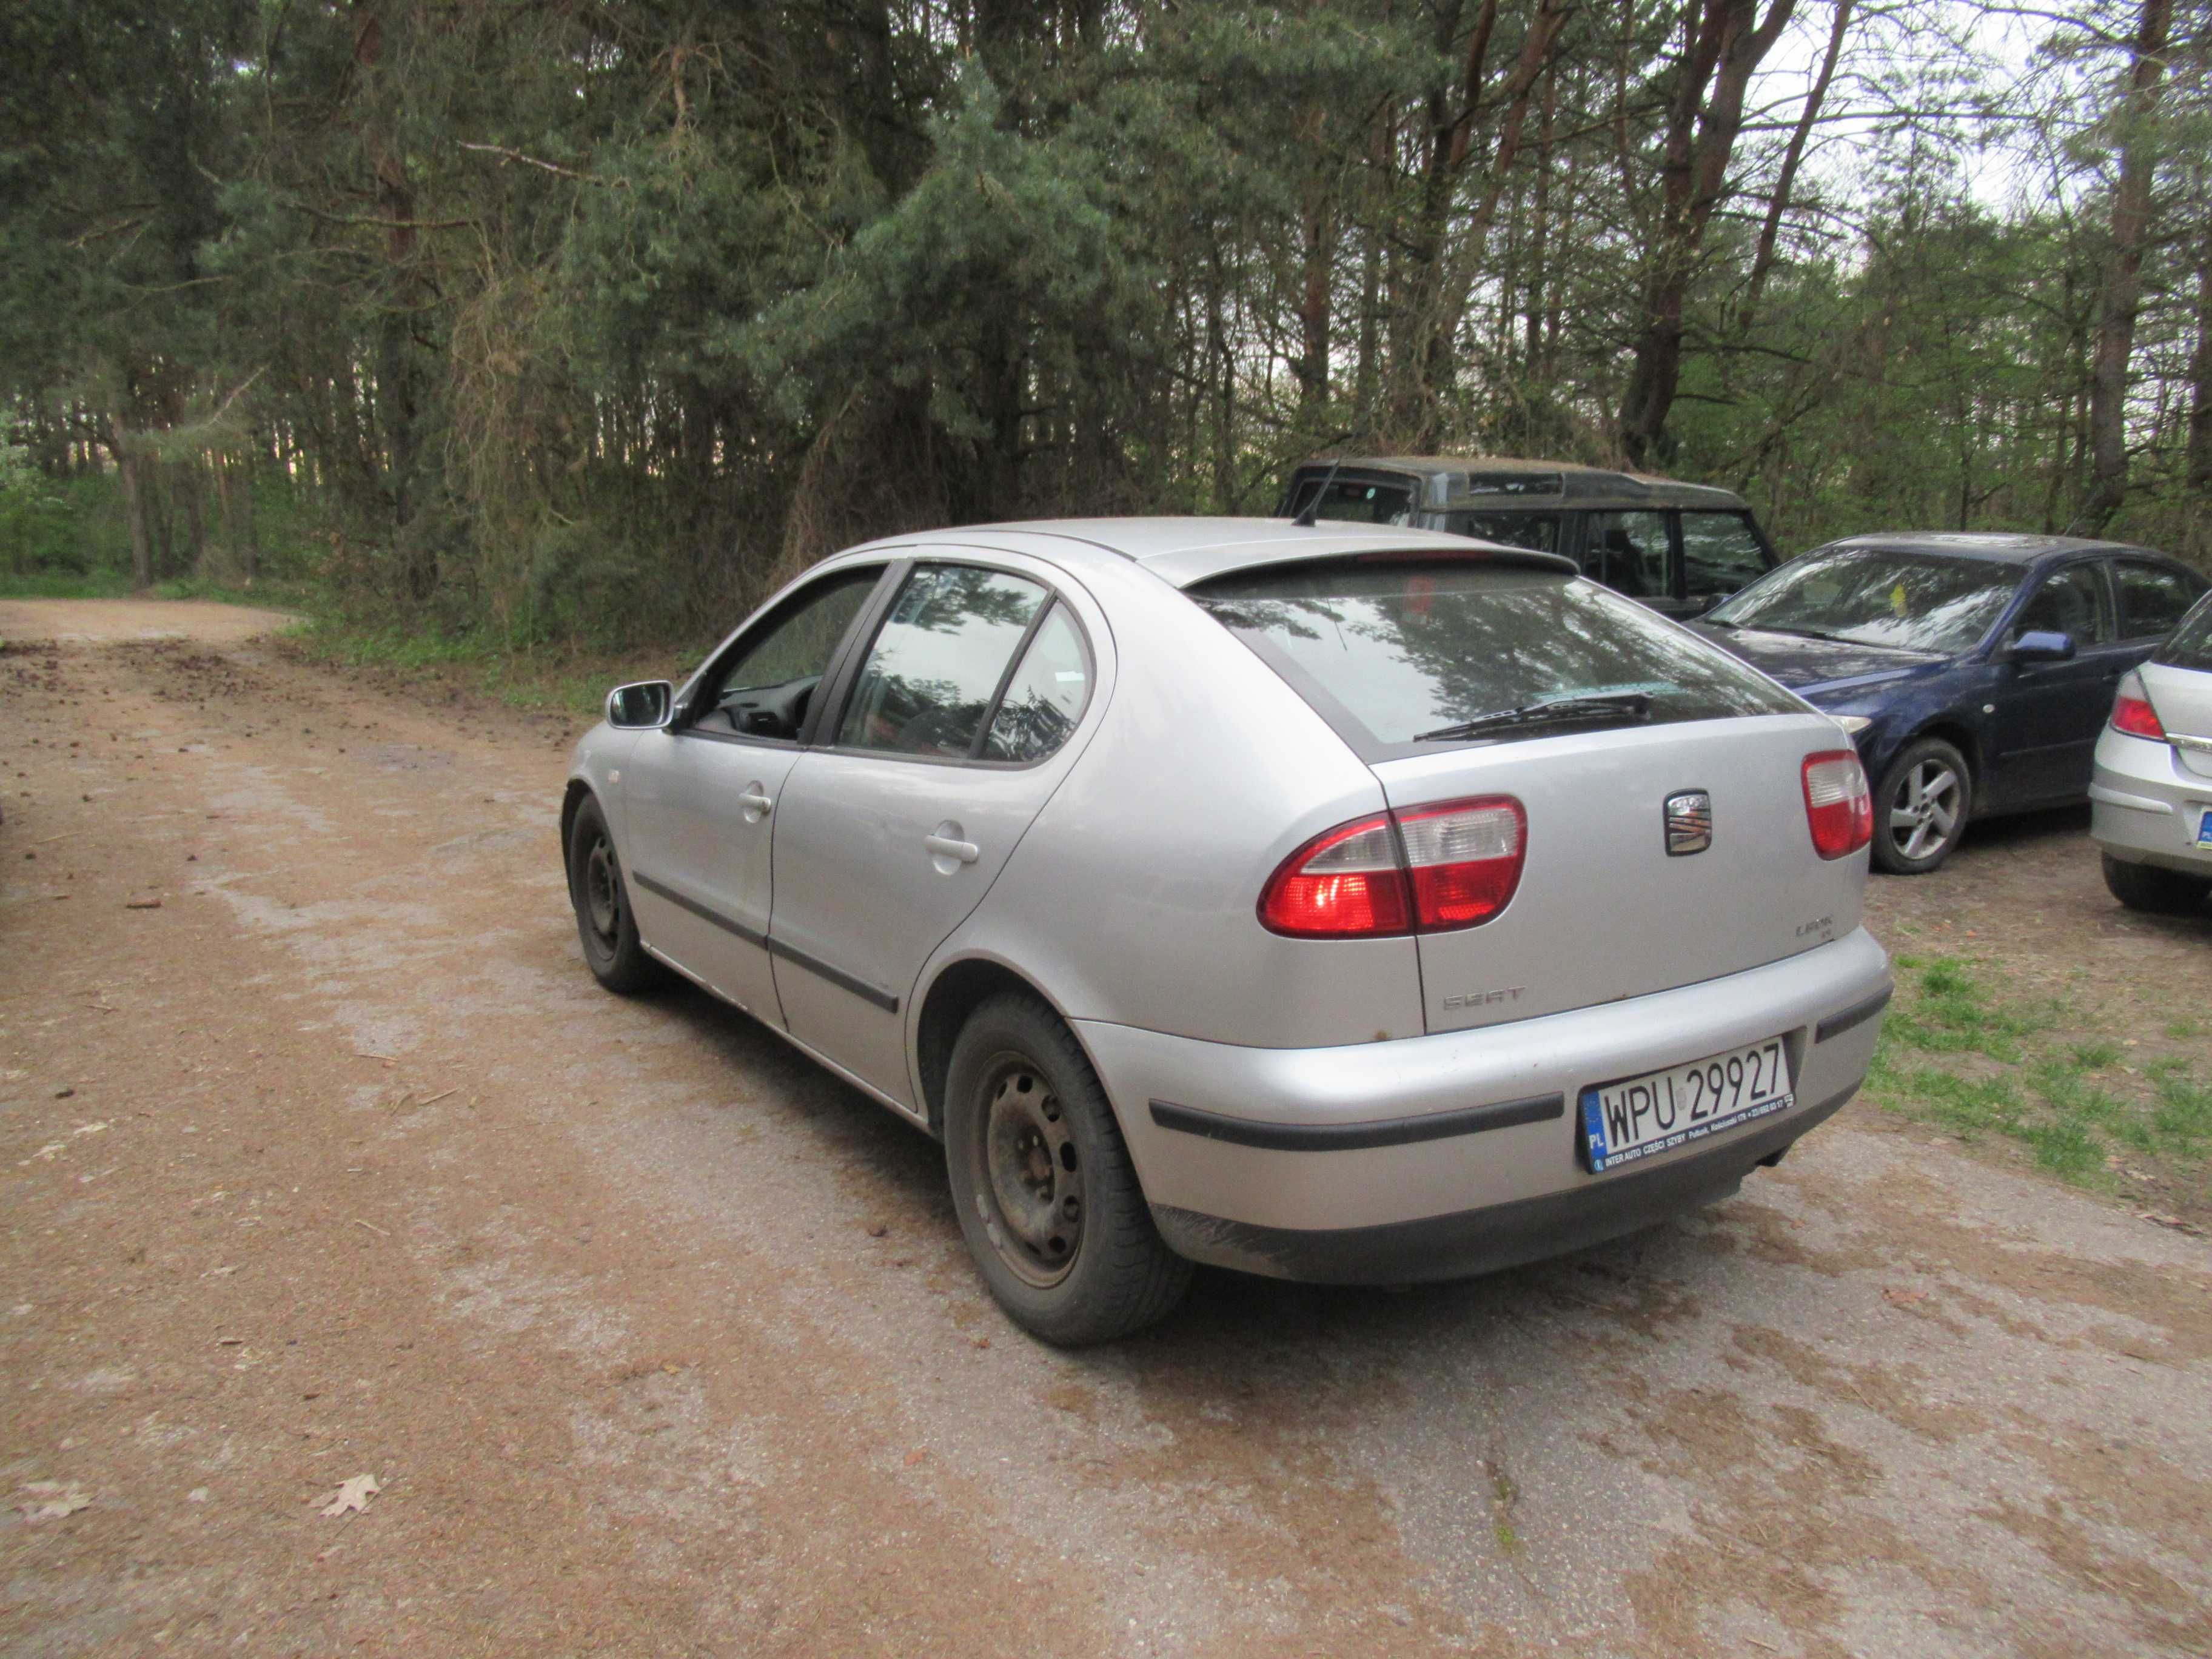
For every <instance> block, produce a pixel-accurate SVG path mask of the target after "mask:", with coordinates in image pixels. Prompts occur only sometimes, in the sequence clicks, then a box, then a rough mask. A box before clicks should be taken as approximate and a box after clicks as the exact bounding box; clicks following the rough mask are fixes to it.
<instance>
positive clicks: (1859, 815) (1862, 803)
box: [1804, 749, 1874, 859]
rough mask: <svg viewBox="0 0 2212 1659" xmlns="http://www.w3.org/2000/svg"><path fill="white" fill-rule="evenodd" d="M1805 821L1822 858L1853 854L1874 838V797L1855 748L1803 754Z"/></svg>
mask: <svg viewBox="0 0 2212 1659" xmlns="http://www.w3.org/2000/svg"><path fill="white" fill-rule="evenodd" d="M1804 778H1805V822H1806V823H1807V824H1808V825H1809V826H1810V827H1811V829H1812V831H1813V850H1814V852H1816V853H1818V854H1820V856H1821V857H1822V858H1824V859H1839V858H1844V857H1846V856H1848V855H1849V854H1852V853H1856V852H1857V851H1858V850H1859V848H1862V847H1863V846H1865V845H1866V844H1867V843H1868V842H1870V841H1872V840H1873V839H1874V797H1873V796H1872V795H1871V794H1869V793H1868V791H1867V781H1866V769H1865V768H1864V767H1863V766H1861V765H1860V764H1859V757H1858V755H1857V751H1855V750H1850V749H1831V750H1825V751H1823V752H1822V753H1820V754H1818V755H1808V756H1806V757H1805V772H1804Z"/></svg>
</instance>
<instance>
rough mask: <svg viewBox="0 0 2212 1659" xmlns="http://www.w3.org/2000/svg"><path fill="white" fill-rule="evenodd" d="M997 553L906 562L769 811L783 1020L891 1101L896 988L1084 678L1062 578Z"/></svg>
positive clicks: (1084, 643)
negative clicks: (830, 726) (829, 715)
mask: <svg viewBox="0 0 2212 1659" xmlns="http://www.w3.org/2000/svg"><path fill="white" fill-rule="evenodd" d="M978 557H979V558H984V557H988V558H991V559H993V561H994V562H992V563H990V564H984V563H981V562H978V563H968V562H959V561H957V560H956V559H954V558H952V557H947V558H945V559H942V560H933V561H930V562H923V563H920V564H917V565H916V566H915V568H913V569H912V571H911V572H909V573H908V574H907V576H906V578H905V580H903V582H902V584H901V586H900V587H899V590H898V592H897V593H896V597H895V598H893V599H892V600H891V601H890V605H889V608H888V610H887V611H885V612H884V619H883V621H882V623H881V625H880V627H879V628H878V629H877V630H876V633H875V635H874V637H873V638H872V639H871V640H870V641H869V642H868V645H867V648H866V652H865V653H854V663H853V664H852V665H848V670H847V671H846V673H845V675H844V676H843V677H842V678H845V679H846V680H847V681H848V686H847V687H846V688H845V689H843V690H842V691H841V693H840V695H839V697H838V702H837V705H836V721H837V724H836V730H835V732H823V733H822V734H821V741H820V742H819V743H818V744H817V746H816V747H814V748H812V749H811V750H808V751H807V752H806V753H805V755H803V756H802V757H800V758H799V763H798V764H797V765H795V766H794V767H793V769H792V771H791V775H790V776H789V777H788V778H787V780H786V781H785V784H784V790H783V800H782V804H781V806H779V807H778V809H777V812H776V826H775V910H774V913H773V915H772V916H771V919H770V924H769V941H770V949H771V951H773V953H774V956H775V982H776V987H777V990H778V992H779V994H780V995H781V1001H782V1006H783V1010H784V1014H785V1017H786V1018H787V1021H788V1022H789V1025H790V1029H791V1034H792V1035H793V1036H794V1037H796V1038H798V1039H799V1041H800V1042H804V1043H805V1044H806V1045H807V1046H808V1047H810V1048H813V1049H814V1050H816V1052H817V1053H819V1054H822V1055H823V1057H824V1058H826V1059H828V1060H831V1061H833V1062H834V1063H836V1065H839V1066H843V1067H844V1068H845V1069H846V1070H848V1072H850V1073H853V1074H854V1076H856V1077H858V1078H859V1079H860V1080H861V1081H862V1082H864V1083H866V1084H867V1085H870V1086H872V1087H873V1088H875V1089H878V1090H879V1091H882V1092H883V1093H884V1094H886V1095H888V1096H890V1097H891V1098H892V1099H893V1100H895V1101H897V1102H899V1103H902V1104H904V1105H907V1106H908V1107H909V1108H912V1107H913V1106H914V1104H915V1092H914V1089H913V1086H912V1083H911V1079H910V1078H909V1076H908V1067H907V1061H906V1044H905V1040H904V1032H905V1029H906V1022H907V1018H908V1014H909V1013H910V1010H908V1007H907V1006H906V1005H907V1000H908V995H909V994H910V992H911V991H912V989H913V987H914V985H915V981H916V980H917V979H918V978H919V977H920V975H921V969H922V965H923V963H925V962H926V961H927V959H928V957H929V953H930V952H931V951H933V950H934V949H935V948H936V947H937V945H939V943H940V942H942V941H943V940H944V939H945V937H946V935H948V934H949V933H951V931H952V930H953V929H954V928H955V927H957V926H958V925H959V924H960V922H961V921H962V920H963V918H964V917H966V915H968V913H969V911H970V910H972V909H973V908H975V904H976V902H978V901H979V900H980V899H981V897H982V896H983V894H984V893H985V892H986V891H987V890H988V889H989V887H990V885H991V883H992V881H993V880H994V878H996V877H997V875H998V873H999V872H1000V870H1001V869H1003V868H1004V867H1005V866H1006V859H1007V857H1008V855H1009V854H1012V851H1013V850H1014V847H1015V844H1016V843H1017V842H1019V840H1020V839H1021V837H1022V835H1023V833H1024V831H1025V830H1026V829H1028V828H1029V825H1030V820H1032V819H1033V818H1035V817H1036V814H1037V812H1038V810H1039V809H1040V808H1042V806H1043V805H1044V803H1045V801H1046V799H1048V797H1049V796H1050V795H1051V793H1052V792H1053V790H1054V788H1055V787H1057V786H1058V784H1059V782H1060V779H1061V778H1062V777H1063V776H1064V775H1066V768H1067V766H1068V765H1069V764H1070V763H1072V762H1073V751H1074V747H1075V746H1074V745H1073V744H1071V743H1069V742H1068V738H1069V737H1070V735H1071V734H1072V733H1073V732H1074V730H1075V728H1076V726H1077V725H1078V723H1079V721H1080V720H1081V718H1082V715H1083V712H1084V709H1085V706H1086V705H1087V704H1088V702H1089V701H1090V696H1091V686H1092V684H1093V682H1094V680H1095V678H1096V673H1095V669H1094V663H1095V660H1096V659H1095V653H1094V651H1093V648H1092V646H1091V642H1090V641H1091V635H1090V630H1089V629H1086V627H1085V623H1084V622H1083V620H1082V618H1081V617H1080V616H1079V613H1078V610H1077V607H1076V606H1075V605H1073V604H1072V603H1071V602H1070V600H1069V599H1068V597H1067V592H1066V589H1065V588H1064V586H1062V585H1060V583H1058V582H1057V581H1055V580H1054V578H1053V576H1052V575H1051V574H1049V573H1048V571H1047V570H1046V569H1045V568H1044V567H1042V566H1040V565H1037V564H1035V563H1034V562H1023V561H1016V560H1013V559H1012V557H1011V556H1007V562H1006V563H1000V562H998V559H999V558H1000V556H993V555H979V556H978ZM1017 567H1018V568H1017Z"/></svg>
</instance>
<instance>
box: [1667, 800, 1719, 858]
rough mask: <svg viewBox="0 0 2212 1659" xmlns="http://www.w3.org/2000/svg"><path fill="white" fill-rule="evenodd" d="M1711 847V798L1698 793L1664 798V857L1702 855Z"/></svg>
mask: <svg viewBox="0 0 2212 1659" xmlns="http://www.w3.org/2000/svg"><path fill="white" fill-rule="evenodd" d="M1712 844H1713V798H1712V797H1711V795H1709V794H1707V793H1705V791H1704V790H1702V789H1685V790H1683V791H1682V792H1681V793H1680V794H1674V795H1669V796H1668V797H1667V856H1668V858H1670V859H1678V858H1681V857H1684V856H1686V854H1691V853H1702V852H1704V851H1705V848H1708V847H1711V845H1712Z"/></svg>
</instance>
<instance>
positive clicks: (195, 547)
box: [176, 457, 208, 579]
mask: <svg viewBox="0 0 2212 1659" xmlns="http://www.w3.org/2000/svg"><path fill="white" fill-rule="evenodd" d="M176 473H177V494H178V495H179V497H181V498H182V501H183V504H184V509H185V547H186V550H187V551H188V552H189V553H190V554H191V568H192V574H193V575H194V576H197V577H200V578H203V579H204V578H205V577H206V575H207V574H208V568H207V517H206V513H205V512H204V505H205V503H204V499H203V494H202V483H203V480H202V478H201V477H200V464H199V461H198V459H197V457H195V458H192V459H187V460H182V461H179V462H178V463H177V466H176Z"/></svg>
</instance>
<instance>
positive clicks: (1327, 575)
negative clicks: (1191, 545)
mask: <svg viewBox="0 0 2212 1659" xmlns="http://www.w3.org/2000/svg"><path fill="white" fill-rule="evenodd" d="M1655 516H1656V515H1655ZM1191 597H1192V598H1193V599H1196V600H1197V601H1198V602H1199V603H1200V605H1204V606H1205V607H1206V609H1207V610H1208V611H1212V614H1213V615H1214V616H1215V617H1217V618H1218V620H1219V621H1220V622H1221V623H1223V624H1224V625H1225V626H1226V627H1227V628H1228V629H1230V631H1231V632H1232V633H1234V634H1235V635H1237V637H1238V638H1240V639H1242V640H1243V641H1245V642H1246V643H1247V644H1248V645H1249V646H1251V647H1252V648H1253V649H1254V650H1255V652H1257V653H1259V655H1260V656H1261V658H1262V659H1265V660H1266V661H1267V662H1268V663H1269V664H1270V665H1272V666H1273V667H1274V668H1275V669H1276V671H1278V672H1279V673H1281V674H1282V676H1283V678H1285V679H1286V680H1288V681H1289V682H1290V683H1291V685H1292V686H1293V687H1294V688H1296V689H1297V690H1298V692H1299V693H1300V695H1302V696H1304V697H1305V698H1306V699H1307V701H1308V702H1311V703H1312V704H1313V705H1314V706H1315V708H1316V709H1317V710H1318V711H1319V712H1320V713H1321V714H1322V715H1323V716H1324V718H1328V719H1330V720H1331V721H1332V723H1333V724H1336V725H1337V726H1338V728H1339V729H1340V730H1343V729H1344V728H1343V723H1342V721H1341V720H1338V719H1337V718H1336V717H1337V715H1339V714H1342V715H1344V716H1347V717H1349V719H1350V720H1351V721H1352V723H1353V725H1354V726H1356V728H1357V729H1358V732H1361V733H1363V734H1364V736H1365V738H1367V740H1368V744H1369V746H1370V747H1371V746H1375V745H1384V746H1388V745H1395V744H1408V743H1411V742H1413V741H1414V740H1415V739H1416V738H1419V737H1420V736H1421V734H1423V733H1424V732H1434V731H1437V730H1438V729H1439V728H1442V727H1446V726H1453V725H1455V724H1456V723H1458V722H1460V721H1462V720H1475V719H1479V718H1480V717H1481V716H1483V715H1486V714H1498V713H1500V712H1502V711H1504V710H1507V709H1511V708H1524V707H1526V706H1527V705H1528V704H1531V703H1538V702H1550V701H1553V700H1554V699H1558V698H1562V697H1576V696H1622V695H1626V694H1631V693H1642V694H1644V696H1648V697H1649V698H1650V720H1651V721H1653V722H1654V723H1660V722H1673V721H1679V720H1719V719H1724V718H1727V717H1729V716H1732V715H1739V714H1788V713H1792V712H1797V711H1800V710H1802V707H1803V705H1802V704H1801V703H1799V702H1798V701H1797V700H1796V698H1795V697H1793V696H1790V694H1789V693H1788V692H1786V691H1784V690H1782V689H1781V687H1779V686H1778V685H1776V684H1774V683H1773V682H1772V681H1771V680H1769V679H1768V678H1765V676H1764V675H1762V674H1760V673H1759V672H1757V671H1755V670H1753V669H1752V668H1750V667H1748V666H1747V665H1745V664H1743V663H1741V662H1739V661H1738V660H1737V659H1735V658H1734V657H1731V656H1729V654H1728V653H1725V652H1723V651H1721V650H1719V649H1718V648H1717V647H1714V646H1711V645H1709V644H1707V643H1706V642H1705V641H1703V640H1701V639H1699V638H1698V637H1697V636H1696V635H1692V634H1689V633H1687V632H1686V631H1684V630H1683V629H1680V628H1677V627H1675V626H1674V625H1673V624H1672V623H1668V622H1667V621H1666V620H1664V619H1663V618H1662V617H1659V616H1658V615H1657V614H1656V613H1655V612H1653V611H1648V610H1646V609H1644V607H1643V606H1642V605H1633V604H1631V603H1630V602H1629V601H1627V600H1626V599H1620V598H1618V597H1616V596H1615V595H1613V594H1612V593H1609V592H1606V591H1605V590H1604V589H1602V588H1601V587H1598V586H1594V585H1593V584H1591V583H1589V582H1587V581H1583V580H1577V578H1576V577H1574V576H1572V575H1570V574H1567V573H1565V572H1564V571H1551V570H1534V569H1529V568H1526V567H1523V566H1515V565H1508V564H1502V563H1501V564H1492V563H1489V562H1485V561H1480V560H1468V561H1465V562H1438V561H1432V560H1425V561H1412V560H1407V561H1402V562H1377V561H1373V560H1367V559H1363V560H1358V561H1355V562H1322V563H1315V564H1290V565H1272V566H1268V567H1266V568H1261V569H1258V570H1244V571H1238V572H1237V573H1236V574H1233V575H1231V576H1225V577H1221V578H1218V579H1217V580H1213V581H1211V582H1207V583H1205V584H1203V585H1201V586H1199V587H1197V588H1194V589H1193V590H1192V591H1191ZM1551 729H1552V730H1553V731H1555V730H1556V728H1551ZM1546 731H1547V728H1543V727H1534V728H1523V729H1518V730H1514V731H1511V732H1504V733H1501V734H1500V735H1501V736H1502V737H1521V736H1540V735H1544V734H1545V733H1546Z"/></svg>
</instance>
